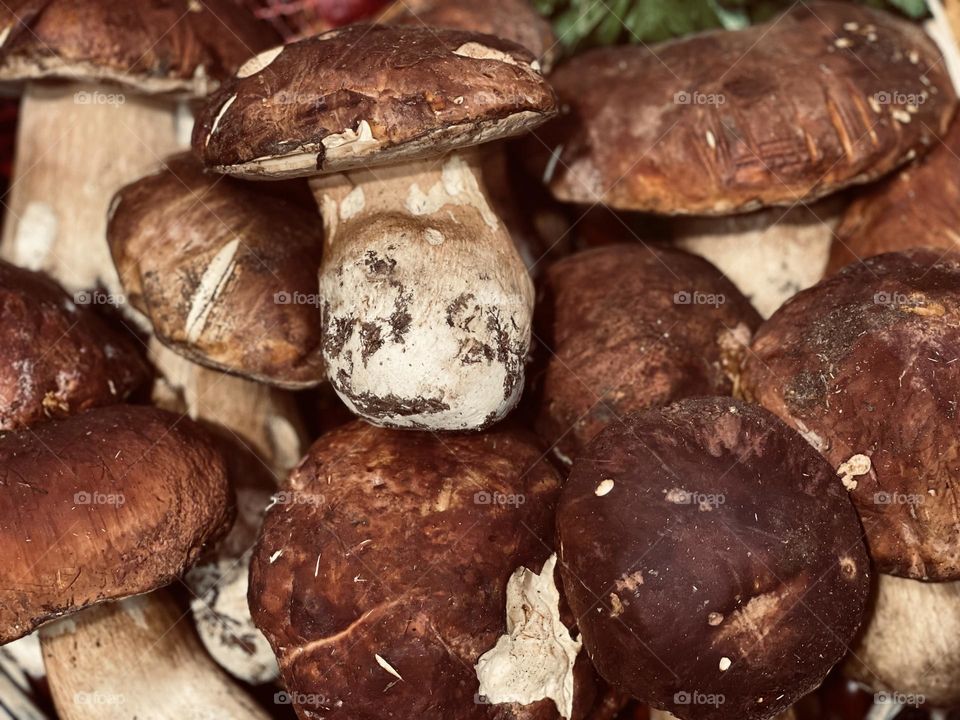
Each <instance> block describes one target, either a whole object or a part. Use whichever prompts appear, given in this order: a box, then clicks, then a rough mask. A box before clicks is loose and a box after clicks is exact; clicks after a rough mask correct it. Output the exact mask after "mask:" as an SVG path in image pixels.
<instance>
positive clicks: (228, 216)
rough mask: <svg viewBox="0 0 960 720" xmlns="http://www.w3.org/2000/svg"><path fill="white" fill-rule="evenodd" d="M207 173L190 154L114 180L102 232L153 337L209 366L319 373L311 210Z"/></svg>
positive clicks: (296, 384)
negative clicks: (118, 186)
mask: <svg viewBox="0 0 960 720" xmlns="http://www.w3.org/2000/svg"><path fill="white" fill-rule="evenodd" d="M261 190H262V188H257V187H253V186H251V185H250V184H249V183H243V182H240V181H238V180H233V179H231V178H223V177H220V176H215V175H208V174H205V173H204V171H203V167H202V166H201V165H200V164H199V163H198V162H197V161H196V159H194V158H193V157H192V156H191V155H189V154H186V155H178V156H176V157H175V158H172V159H170V160H169V161H167V163H166V168H165V169H164V170H162V171H161V172H159V173H157V174H155V175H150V176H149V177H146V178H143V179H142V180H138V181H137V182H135V183H133V184H132V185H128V186H127V187H125V188H123V189H122V190H121V191H120V192H119V193H118V195H117V196H116V197H115V198H114V201H113V204H112V206H111V217H110V223H109V226H108V228H107V240H108V242H109V244H110V251H111V253H112V254H113V259H114V262H115V263H116V266H117V270H118V272H119V274H120V278H121V281H122V282H123V286H124V288H125V290H126V291H127V293H128V295H129V300H130V302H131V303H132V304H133V306H134V307H136V308H137V309H138V310H140V311H141V312H143V313H144V314H145V315H146V316H147V317H148V318H149V319H150V321H151V323H152V324H153V329H154V332H155V333H156V335H157V337H158V338H159V339H160V340H161V341H162V342H163V343H164V344H165V345H167V346H169V347H170V348H172V349H173V350H176V351H177V352H178V353H180V354H182V355H184V356H185V357H188V358H190V359H191V360H193V361H195V362H198V363H200V364H202V365H207V366H209V367H213V368H217V369H221V370H226V371H227V372H232V373H236V374H238V375H244V376H246V377H250V378H253V379H255V380H259V381H261V382H266V383H270V384H271V385H278V386H281V387H289V388H300V387H309V386H311V385H316V384H318V383H320V382H321V381H322V380H323V379H324V368H323V358H322V356H321V351H320V343H321V337H320V330H321V317H320V302H319V298H318V297H317V272H318V270H319V268H320V259H321V254H322V250H323V238H322V234H323V233H322V229H321V225H320V223H319V221H318V220H317V216H316V211H315V210H313V209H310V208H307V207H305V206H301V205H298V204H296V203H293V202H288V201H286V200H283V199H281V198H279V197H276V196H273V195H265V194H264V193H263V192H261Z"/></svg>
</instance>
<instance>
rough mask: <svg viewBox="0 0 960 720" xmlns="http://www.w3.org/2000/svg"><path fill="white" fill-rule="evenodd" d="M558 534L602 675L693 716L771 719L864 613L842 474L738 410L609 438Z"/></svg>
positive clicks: (660, 422)
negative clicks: (841, 478)
mask: <svg viewBox="0 0 960 720" xmlns="http://www.w3.org/2000/svg"><path fill="white" fill-rule="evenodd" d="M557 525H558V530H559V537H560V548H561V551H560V552H561V560H562V565H561V570H562V576H563V586H564V590H565V591H566V592H567V597H568V600H569V602H570V606H571V608H572V609H573V611H574V612H575V613H576V614H577V616H578V617H579V618H580V629H581V631H582V633H583V642H584V646H585V647H586V649H587V651H588V652H589V654H590V658H591V659H592V660H593V663H594V665H595V667H596V668H597V671H598V672H599V673H600V674H601V675H602V676H603V677H604V678H605V679H606V680H607V681H608V682H610V683H612V684H613V685H615V686H618V687H620V688H621V689H622V690H624V691H626V692H629V693H631V694H632V695H634V696H635V697H637V698H639V699H640V700H642V701H644V702H647V703H648V704H650V705H652V706H653V707H656V708H660V709H665V710H669V711H670V712H671V713H673V714H674V715H677V716H678V717H680V718H684V720H698V719H700V718H709V719H711V720H712V719H716V720H729V719H730V718H745V719H747V720H757V719H761V718H769V717H773V716H774V715H776V714H777V713H778V712H780V711H781V710H783V709H785V708H786V707H787V706H788V705H790V704H791V703H793V702H794V701H795V700H797V699H799V698H800V697H802V696H803V695H805V694H807V693H808V692H810V691H811V690H813V689H814V688H815V687H817V686H818V685H819V684H820V683H821V682H822V681H823V678H824V676H825V675H826V674H827V672H828V671H829V669H830V667H831V666H832V665H833V664H834V663H836V662H837V661H838V660H839V659H840V658H841V657H843V655H844V654H845V653H846V651H847V644H848V643H849V642H850V641H851V640H852V638H853V635H854V633H855V632H856V630H857V627H858V626H859V625H860V621H861V617H862V615H863V611H864V607H865V605H866V600H867V594H868V592H869V587H870V582H869V569H870V565H869V561H868V558H867V554H866V550H865V548H864V546H863V541H862V539H861V528H860V524H859V522H858V521H857V515H856V513H855V512H854V509H853V506H852V505H851V504H850V501H849V500H848V498H847V497H846V491H845V490H844V489H843V487H842V486H841V485H840V483H839V482H838V481H837V480H836V478H835V477H834V475H833V470H832V468H831V467H830V466H829V465H828V464H827V463H826V462H825V461H824V459H823V458H822V457H821V456H820V455H819V453H817V452H816V450H814V449H813V448H812V447H810V446H809V445H808V444H807V443H806V442H805V441H804V439H803V438H802V437H800V435H798V434H797V433H796V432H794V431H793V430H791V429H790V428H788V427H787V426H786V425H784V424H783V423H782V422H780V421H779V420H778V419H777V418H776V417H774V416H773V415H772V414H771V413H769V412H767V411H766V410H764V409H763V408H758V407H756V406H752V405H747V404H746V403H741V402H737V401H734V400H732V399H730V398H698V399H693V400H683V401H681V402H678V403H676V404H674V405H670V406H668V407H666V408H662V409H655V410H648V411H645V412H640V413H634V414H632V415H630V416H629V417H628V418H627V420H626V422H625V423H624V424H623V425H619V424H617V425H612V426H610V427H609V428H607V429H606V430H604V431H602V432H601V433H600V434H599V435H598V436H597V437H596V438H595V439H594V440H593V441H592V442H591V443H590V444H589V446H588V447H587V449H586V450H585V451H584V453H583V455H581V456H580V457H579V458H578V459H577V460H576V462H575V463H574V465H573V470H572V471H571V473H570V478H569V479H568V481H567V483H566V485H565V486H564V489H563V493H562V495H561V500H560V506H559V509H558V513H557ZM694 697H696V699H694ZM711 697H713V698H714V701H711V700H710V699H709V698H711ZM717 697H719V698H720V700H719V702H717V701H716V698H717ZM685 699H686V700H685Z"/></svg>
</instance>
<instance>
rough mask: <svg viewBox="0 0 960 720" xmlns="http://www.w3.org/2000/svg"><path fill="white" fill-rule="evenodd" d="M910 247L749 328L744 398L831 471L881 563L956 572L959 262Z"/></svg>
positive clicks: (889, 568) (950, 576) (932, 574)
mask: <svg viewBox="0 0 960 720" xmlns="http://www.w3.org/2000/svg"><path fill="white" fill-rule="evenodd" d="M941 255H942V253H941V252H940V251H938V250H912V251H907V252H904V253H890V254H887V255H878V256H877V257H874V258H870V259H868V260H866V261H865V262H864V263H854V264H852V265H849V266H848V267H847V268H845V269H844V270H843V271H841V272H840V273H838V274H836V275H834V276H833V277H830V278H828V279H826V280H824V281H822V282H821V283H820V284H818V285H815V286H814V287H812V288H810V289H809V290H805V291H803V292H801V293H800V294H798V295H796V296H794V298H793V299H792V300H790V301H789V302H787V303H786V304H785V305H784V306H783V307H781V308H780V310H778V311H777V312H776V313H775V314H774V315H773V317H771V318H770V319H769V320H768V321H767V322H766V323H764V324H763V325H762V326H761V328H760V329H759V330H758V331H757V335H756V337H755V339H754V342H753V346H752V350H751V352H750V353H748V355H747V359H746V363H745V366H744V370H743V374H742V376H741V378H742V387H743V392H744V395H745V396H746V397H747V398H748V399H751V400H754V401H757V402H759V403H760V404H762V405H764V406H765V407H767V408H769V409H770V410H772V411H773V412H774V413H776V414H777V415H779V416H780V417H781V418H783V419H784V420H785V421H786V422H787V423H789V424H790V425H792V426H793V427H795V428H796V429H797V430H799V431H800V432H801V433H802V434H803V435H804V436H805V437H806V438H807V440H808V441H809V442H810V443H811V444H812V445H813V446H814V447H816V448H817V449H819V450H820V451H821V452H822V453H823V454H824V456H825V457H826V458H827V460H829V461H830V464H831V465H832V466H833V467H834V468H836V469H837V475H838V477H837V478H836V482H837V483H839V482H841V480H842V481H843V484H844V485H845V486H846V487H847V488H848V489H849V491H850V494H851V497H852V498H853V501H854V504H855V505H856V507H857V510H858V511H859V512H860V517H861V519H862V521H863V525H864V528H865V529H866V533H867V541H868V544H869V547H870V554H871V555H872V557H873V560H874V563H875V564H876V566H877V569H878V570H880V571H881V572H885V573H889V574H891V575H900V576H903V577H910V578H914V579H917V580H958V579H960V521H958V519H957V513H956V502H955V498H954V483H955V482H956V479H957V478H958V477H960V457H958V455H957V446H958V443H960V414H958V413H960V408H958V407H957V399H958V398H960V260H958V259H957V258H952V259H951V258H945V259H941Z"/></svg>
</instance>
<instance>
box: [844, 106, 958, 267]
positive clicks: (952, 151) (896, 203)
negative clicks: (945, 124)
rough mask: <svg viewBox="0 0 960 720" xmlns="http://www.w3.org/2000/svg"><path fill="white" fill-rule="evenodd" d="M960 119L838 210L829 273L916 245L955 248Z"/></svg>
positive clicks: (956, 245) (956, 237)
mask: <svg viewBox="0 0 960 720" xmlns="http://www.w3.org/2000/svg"><path fill="white" fill-rule="evenodd" d="M958 153H960V122H954V123H953V124H952V125H951V126H950V131H949V133H948V134H947V135H946V136H945V137H944V138H943V140H942V142H941V144H939V145H938V146H937V147H935V148H934V149H933V150H932V151H931V152H930V153H929V154H927V155H924V156H923V157H922V158H921V159H919V160H916V161H914V162H913V163H911V164H910V165H908V166H906V167H905V168H903V169H902V170H901V171H900V172H898V173H896V174H895V175H892V176H891V177H889V178H887V179H885V180H884V181H883V182H881V183H878V184H876V185H873V186H870V187H867V188H864V189H863V190H862V191H861V192H860V193H859V194H858V196H857V197H856V199H854V201H853V202H852V203H850V207H849V208H847V211H846V212H845V213H844V214H843V219H842V221H841V223H840V226H839V227H838V228H837V235H836V238H835V240H834V242H833V246H832V247H831V251H830V264H829V265H828V267H827V272H828V274H832V273H834V272H836V271H838V270H840V268H842V267H844V266H845V265H848V264H850V263H852V262H854V261H855V260H860V259H863V258H868V257H872V256H874V255H882V254H883V253H888V252H896V251H898V250H909V249H910V248H915V247H931V248H941V249H942V250H944V251H948V250H949V251H952V252H954V253H957V252H960V230H958V228H960V158H958Z"/></svg>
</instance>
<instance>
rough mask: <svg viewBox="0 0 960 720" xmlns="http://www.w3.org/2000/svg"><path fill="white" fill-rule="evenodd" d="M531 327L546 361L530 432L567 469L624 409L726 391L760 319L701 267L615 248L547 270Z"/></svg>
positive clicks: (684, 256)
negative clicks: (544, 349) (534, 326)
mask: <svg viewBox="0 0 960 720" xmlns="http://www.w3.org/2000/svg"><path fill="white" fill-rule="evenodd" d="M537 325H538V328H539V330H538V336H539V337H540V338H542V341H543V343H544V344H545V345H546V346H547V348H548V351H549V359H548V360H547V365H546V369H545V371H544V373H543V374H542V376H541V377H540V379H539V383H538V384H537V389H538V394H537V403H536V404H537V417H536V421H535V422H536V429H537V433H538V434H539V435H540V437H541V439H543V441H544V442H545V443H547V444H548V445H550V446H551V447H554V448H555V451H556V452H557V454H558V455H559V457H560V458H561V459H564V460H565V461H567V462H569V461H570V459H571V458H574V457H576V456H577V454H579V452H580V451H581V450H583V448H584V446H585V445H586V444H587V442H588V441H589V440H590V439H591V438H593V436H594V435H596V434H597V432H599V431H600V430H601V429H602V428H603V427H604V426H605V425H607V424H608V423H610V422H614V421H616V420H617V419H618V418H621V417H623V416H624V415H626V414H627V413H629V412H632V411H635V410H641V409H643V408H647V407H656V406H659V405H666V404H667V403H670V402H673V401H674V400H679V399H681V398H684V397H691V396H696V395H729V394H731V393H732V392H733V390H734V388H735V387H736V385H737V374H738V372H739V367H740V362H741V355H742V354H743V352H744V351H745V350H746V348H747V346H749V344H750V338H751V336H752V334H753V332H754V330H756V328H757V326H758V325H760V316H759V315H758V314H757V311H756V310H754V309H753V307H752V306H751V305H750V303H749V302H748V301H747V299H746V298H745V297H743V295H742V294H741V293H740V291H738V290H737V289H736V287H734V285H733V284H732V283H731V282H730V281H729V280H727V279H726V278H725V277H723V275H722V274H721V273H720V271H719V270H717V269H716V268H715V267H714V266H713V265H711V264H710V263H708V262H707V261H706V260H702V259H701V258H698V257H696V256H695V255H690V254H688V253H685V252H682V251H679V250H671V249H662V248H653V247H644V246H641V245H638V244H618V245H608V246H605V247H599V248H595V249H592V250H588V251H585V252H580V253H577V254H575V255H572V256H570V257H568V258H564V259H563V260H561V261H559V262H557V263H555V264H554V265H552V266H551V267H550V269H549V270H548V272H547V274H546V277H545V280H544V283H543V286H542V287H541V289H540V299H539V304H538V307H537Z"/></svg>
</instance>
